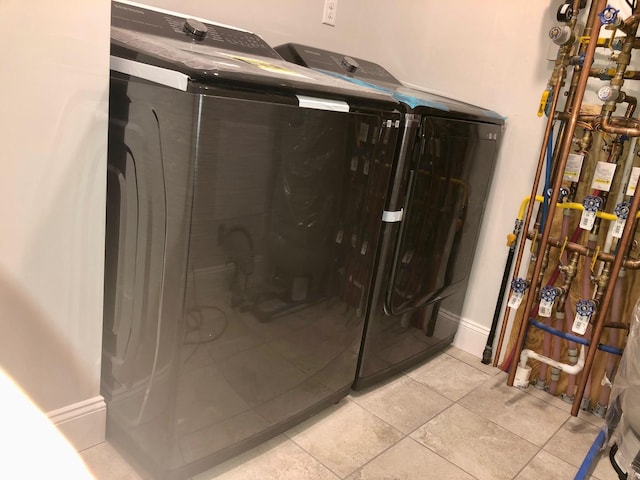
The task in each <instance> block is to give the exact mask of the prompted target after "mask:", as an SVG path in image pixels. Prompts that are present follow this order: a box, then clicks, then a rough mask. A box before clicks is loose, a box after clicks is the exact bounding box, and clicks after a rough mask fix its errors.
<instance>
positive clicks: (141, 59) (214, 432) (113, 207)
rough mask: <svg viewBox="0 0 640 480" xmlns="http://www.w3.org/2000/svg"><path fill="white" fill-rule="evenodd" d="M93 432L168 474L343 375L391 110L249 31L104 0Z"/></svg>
mask: <svg viewBox="0 0 640 480" xmlns="http://www.w3.org/2000/svg"><path fill="white" fill-rule="evenodd" d="M111 33H112V43H111V53H112V57H111V79H110V82H111V83H110V112H109V114H110V124H109V149H108V153H109V155H108V158H109V160H108V189H107V190H108V200H107V224H106V255H105V258H106V272H105V301H104V312H105V313H104V334H103V367H102V393H103V395H104V397H105V398H106V401H107V405H108V410H107V434H108V438H110V439H111V441H112V442H113V443H114V444H115V445H116V446H117V447H118V448H120V449H121V450H122V451H123V453H124V454H125V455H126V456H127V457H128V458H129V459H130V461H131V462H132V463H133V464H135V465H141V466H142V469H143V470H145V471H148V472H150V473H151V474H152V475H153V476H154V478H184V477H188V476H191V475H194V474H196V473H198V472H200V471H202V470H205V469H206V468H209V467H211V466H212V465H214V464H216V463H218V462H221V461H223V460H225V459H227V458H229V457H231V456H233V455H236V454H238V453H240V452H242V451H244V450H246V449H249V448H251V447H253V446H255V445H257V444H259V443H261V442H263V441H264V440H266V439H268V438H270V437H273V436H275V435H277V434H279V433H281V432H283V431H285V430H286V429H288V428H290V427H291V426H293V425H295V424H296V423H298V422H300V421H301V420H303V419H306V418H307V417H309V416H310V415H312V414H313V413H315V412H317V411H319V410H321V409H322V408H324V407H326V406H328V405H331V404H333V403H335V402H337V401H338V400H340V399H341V398H342V397H344V396H345V395H346V394H347V393H348V391H349V390H350V385H351V383H352V381H353V377H354V375H355V372H356V367H357V359H358V352H359V347H360V340H361V336H362V330H363V324H364V318H365V317H366V315H367V306H368V301H367V300H368V298H369V297H370V295H371V287H372V278H373V269H374V267H375V265H376V261H377V255H378V252H379V250H380V238H381V230H382V221H381V219H382V217H383V211H384V206H385V196H386V192H387V190H388V189H389V185H390V182H391V173H392V168H391V167H392V163H393V155H394V151H395V147H396V142H397V139H398V135H399V129H400V120H401V115H400V114H399V113H398V103H397V101H395V100H394V99H393V98H392V97H391V96H390V95H388V94H385V93H381V92H378V91H375V90H371V89H369V88H364V87H361V86H356V85H353V84H350V83H347V82H344V81H342V80H339V79H332V78H329V77H327V76H325V75H321V74H319V73H317V72H314V71H312V70H308V69H305V68H303V67H299V66H296V65H292V64H290V63H287V62H285V61H284V60H282V59H281V58H280V56H279V55H278V54H277V53H276V52H275V51H274V50H273V49H272V48H271V47H269V45H267V44H266V43H265V42H264V41H263V40H262V39H261V38H260V37H259V36H257V35H255V34H252V33H250V32H246V31H243V30H239V29H234V28H231V27H227V26H223V25H218V24H214V23H212V22H209V21H206V20H204V19H198V18H191V17H188V16H185V15H182V14H178V13H175V12H168V11H164V10H159V9H154V8H151V7H146V6H143V5H140V4H136V3H130V2H113V3H112V31H111Z"/></svg>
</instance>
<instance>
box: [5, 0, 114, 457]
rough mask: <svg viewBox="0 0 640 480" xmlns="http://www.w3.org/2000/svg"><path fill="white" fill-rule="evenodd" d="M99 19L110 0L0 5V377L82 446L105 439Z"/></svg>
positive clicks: (103, 41)
mask: <svg viewBox="0 0 640 480" xmlns="http://www.w3.org/2000/svg"><path fill="white" fill-rule="evenodd" d="M109 12H110V4H109V2H108V0H90V1H88V0H65V1H64V2H50V1H46V0H32V1H30V2H28V3H25V2H22V1H20V0H3V1H2V2H0V58H1V59H2V80H1V82H2V83H1V85H2V88H1V89H0V105H2V113H1V116H0V145H1V146H2V169H3V170H2V175H0V218H1V219H2V225H3V227H2V234H1V235H0V367H2V368H4V369H5V370H6V371H7V372H8V373H9V374H10V375H11V376H12V377H13V378H14V379H15V380H16V381H17V382H18V383H19V384H20V385H21V386H22V387H23V388H24V389H25V390H26V392H27V393H28V394H29V395H30V396H31V397H32V398H33V400H34V401H35V402H36V403H37V405H38V406H39V407H40V408H41V409H42V410H43V411H44V412H47V413H48V414H49V415H50V417H53V419H54V421H62V422H65V423H67V424H68V425H66V427H69V432H72V431H73V432H76V433H82V434H84V433H86V434H87V435H86V436H84V440H86V441H87V442H88V443H95V442H96V441H101V435H102V436H103V434H104V403H103V402H102V400H101V397H99V382H100V360H101V337H102V276H103V257H104V253H103V252H104V250H103V248H104V247H103V244H104V208H105V207H104V203H105V200H104V198H105V175H106V174H105V171H106V139H107V135H106V134H107V105H108V68H109V67H108V53H109ZM0 403H1V402H0ZM0 408H1V406H0ZM94 413H96V414H97V417H95V418H97V423H96V424H91V425H86V424H82V425H80V424H78V423H74V422H75V421H76V420H77V418H76V417H78V416H79V417H83V418H84V417H86V418H85V420H86V419H87V418H88V417H90V416H92V415H93V414H94ZM98 417H101V418H102V420H100V418H98ZM83 421H84V420H83ZM85 429H88V431H83V430H85ZM63 431H64V428H63ZM70 435H72V436H73V433H70ZM81 436H82V435H81ZM76 440H78V441H76ZM84 440H83V439H79V438H78V439H75V438H73V439H72V441H74V442H75V443H76V446H78V447H82V446H88V445H87V444H86V443H83V442H84Z"/></svg>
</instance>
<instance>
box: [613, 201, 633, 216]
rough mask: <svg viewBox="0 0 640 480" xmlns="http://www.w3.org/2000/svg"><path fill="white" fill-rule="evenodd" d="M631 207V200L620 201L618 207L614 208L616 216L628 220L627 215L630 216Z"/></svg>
mask: <svg viewBox="0 0 640 480" xmlns="http://www.w3.org/2000/svg"><path fill="white" fill-rule="evenodd" d="M630 207H631V203H629V202H620V203H619V204H618V205H616V208H615V210H614V213H615V214H616V217H618V218H621V219H623V220H626V219H627V217H628V216H629V208H630Z"/></svg>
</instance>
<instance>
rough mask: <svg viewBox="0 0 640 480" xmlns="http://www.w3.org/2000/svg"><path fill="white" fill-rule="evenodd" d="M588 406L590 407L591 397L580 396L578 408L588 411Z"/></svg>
mask: <svg viewBox="0 0 640 480" xmlns="http://www.w3.org/2000/svg"><path fill="white" fill-rule="evenodd" d="M590 408H591V399H590V398H584V397H582V400H581V401H580V410H584V411H585V412H588V411H589V409H590Z"/></svg>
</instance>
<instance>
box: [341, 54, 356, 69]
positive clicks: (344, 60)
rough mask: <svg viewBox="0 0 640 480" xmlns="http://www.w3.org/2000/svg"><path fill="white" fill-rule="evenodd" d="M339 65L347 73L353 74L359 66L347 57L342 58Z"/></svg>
mask: <svg viewBox="0 0 640 480" xmlns="http://www.w3.org/2000/svg"><path fill="white" fill-rule="evenodd" d="M340 65H342V67H344V69H345V70H346V71H347V72H349V73H353V72H355V71H356V70H357V69H358V67H359V66H360V65H359V64H358V62H356V61H355V60H354V59H353V58H351V57H347V56H345V57H342V61H341V62H340Z"/></svg>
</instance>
